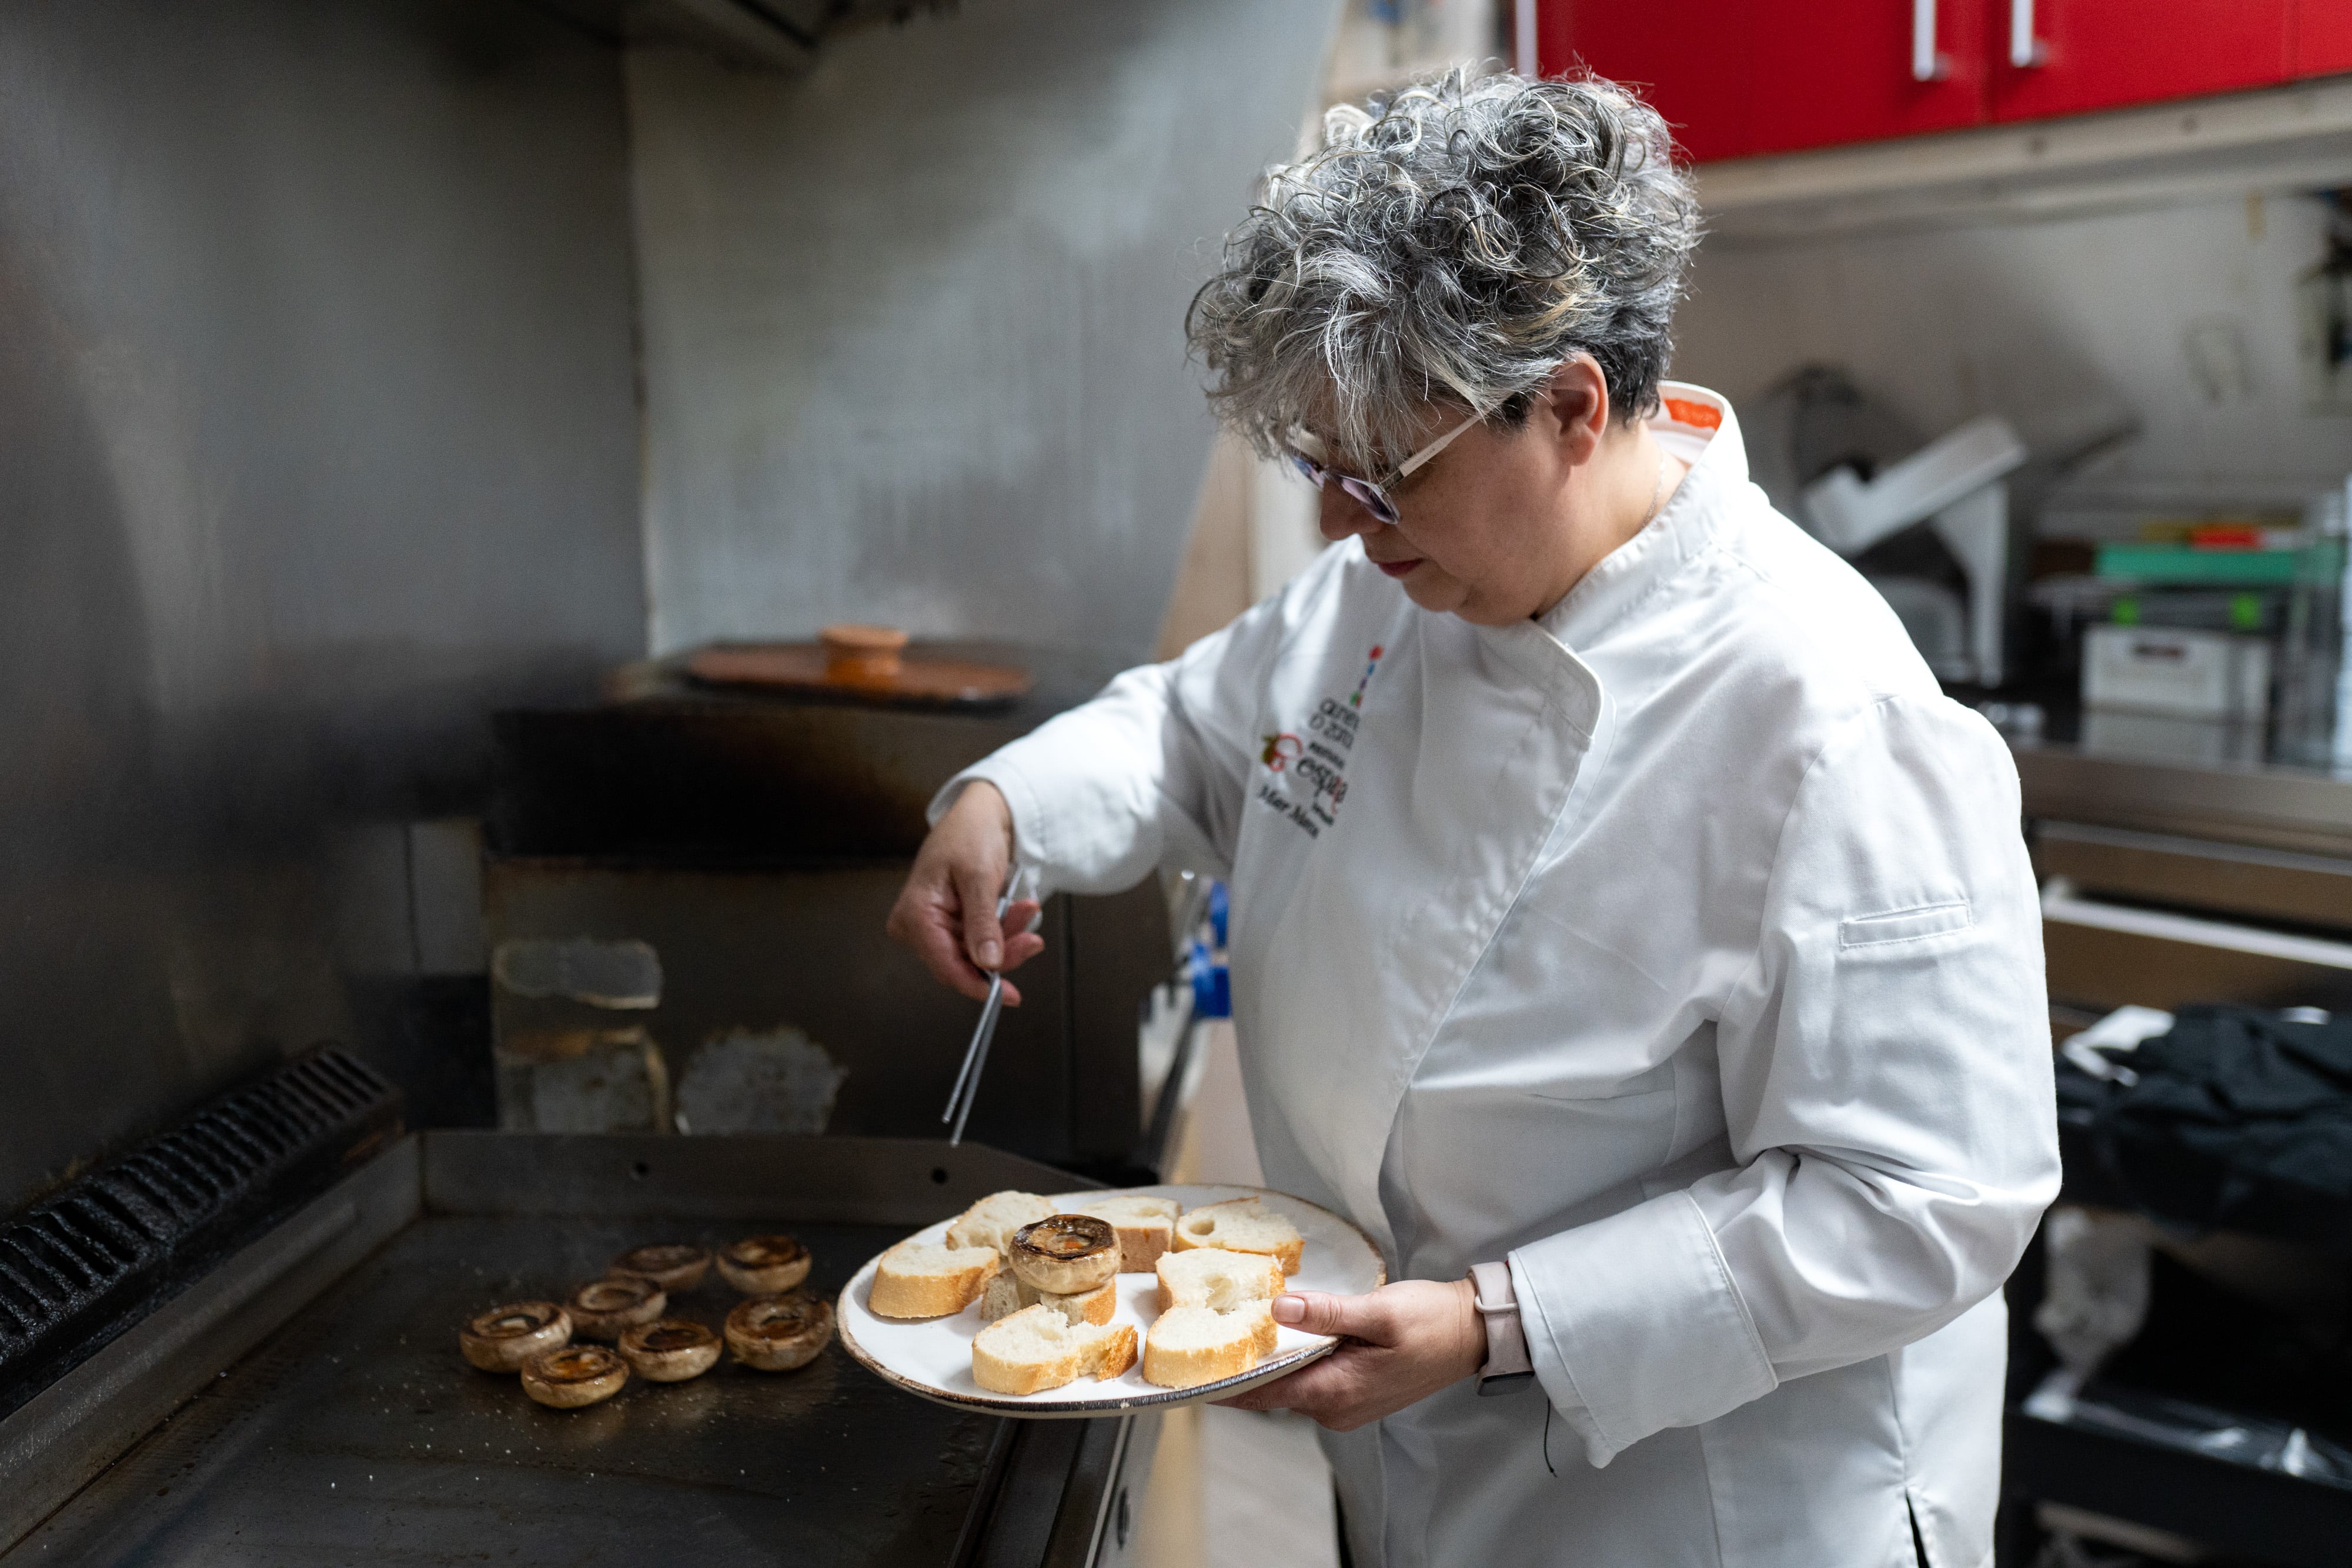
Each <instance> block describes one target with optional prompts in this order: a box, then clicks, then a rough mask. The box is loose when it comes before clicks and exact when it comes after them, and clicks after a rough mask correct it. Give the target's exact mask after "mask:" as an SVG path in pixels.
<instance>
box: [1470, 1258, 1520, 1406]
mask: <svg viewBox="0 0 2352 1568" xmlns="http://www.w3.org/2000/svg"><path fill="white" fill-rule="evenodd" d="M1470 1288H1471V1290H1472V1291H1474V1292H1475V1297H1476V1301H1477V1304H1478V1315H1479V1316H1480V1317H1482V1318H1484V1319H1486V1365H1484V1366H1482V1367H1480V1368H1479V1369H1478V1375H1479V1376H1480V1377H1482V1378H1486V1377H1507V1376H1509V1375H1512V1374H1514V1373H1531V1372H1533V1371H1534V1370H1535V1365H1536V1364H1535V1363H1534V1361H1532V1360H1531V1359H1529V1357H1528V1336H1527V1333H1526V1331H1525V1330H1523V1329H1522V1328H1521V1327H1520V1326H1519V1298H1518V1294H1517V1291H1513V1290H1512V1288H1511V1266H1510V1265H1509V1264H1508V1263H1473V1264H1472V1265H1470Z"/></svg>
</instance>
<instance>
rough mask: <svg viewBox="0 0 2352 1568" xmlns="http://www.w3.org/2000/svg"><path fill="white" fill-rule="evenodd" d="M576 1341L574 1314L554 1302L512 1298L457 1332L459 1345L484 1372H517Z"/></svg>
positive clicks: (469, 1359)
mask: <svg viewBox="0 0 2352 1568" xmlns="http://www.w3.org/2000/svg"><path fill="white" fill-rule="evenodd" d="M569 1343H572V1317H571V1314H569V1313H568V1312H565V1311H564V1310H563V1309H562V1307H559V1306H557V1305H556V1304H555V1303H554V1302H553V1301H509V1302H508V1303H507V1304H506V1305H505V1306H503V1307H493V1308H491V1309H490V1310H489V1311H488V1312H484V1313H483V1314H482V1315H481V1316H480V1317H478V1318H475V1319H474V1320H472V1321H471V1322H468V1323H467V1325H466V1326H465V1327H464V1328H462V1329H460V1330H458V1331H457V1348H458V1349H459V1350H461V1351H463V1352H465V1354H466V1359H467V1361H469V1362H471V1363H473V1364H475V1365H476V1366H478V1367H480V1368H481V1369H482V1370H483V1371H484V1372H514V1371H517V1370H519V1369H520V1367H521V1365H522V1364H523V1363H524V1362H526V1361H529V1360H530V1358H531V1357H532V1356H534V1355H537V1354H540V1353H541V1351H547V1350H555V1349H558V1348H560V1347H562V1346H563V1345H566V1344H569Z"/></svg>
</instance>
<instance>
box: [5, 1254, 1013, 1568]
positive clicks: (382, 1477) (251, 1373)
mask: <svg viewBox="0 0 2352 1568" xmlns="http://www.w3.org/2000/svg"><path fill="white" fill-rule="evenodd" d="M770 1228H781V1227H780V1226H773V1227H770ZM682 1232H683V1233H684V1234H681V1233H682ZM742 1234H743V1232H742V1231H741V1230H731V1231H719V1232H715V1233H714V1232H709V1231H705V1230H702V1229H701V1228H698V1227H695V1226H690V1225H673V1226H669V1227H667V1228H662V1227H656V1226H649V1225H648V1224H646V1223H645V1222H632V1223H620V1224H615V1223H612V1222H609V1221H607V1222H594V1221H588V1220H581V1219H569V1218H555V1219H536V1218H533V1219H513V1218H428V1219H425V1220H423V1221H420V1222H419V1223H417V1224H415V1225H412V1226H411V1227H409V1228H407V1229H406V1230H404V1231H403V1232H401V1233H400V1234H399V1235H398V1236H396V1237H394V1239H393V1240H392V1241H391V1243H390V1244H389V1245H387V1246H386V1247H385V1248H384V1249H383V1250H382V1251H380V1252H378V1253H377V1254H376V1255H375V1256H374V1257H373V1259H371V1260H369V1261H368V1262H366V1263H364V1264H362V1266H361V1267H360V1268H359V1269H358V1270H356V1271H355V1272H354V1273H353V1274H352V1276H351V1277H350V1278H348V1279H347V1280H345V1281H343V1283H342V1284H341V1285H340V1286H338V1287H337V1288H336V1289H335V1290H333V1291H330V1292H329V1293H328V1295H327V1296H326V1297H325V1298H323V1299H321V1300H320V1301H317V1302H316V1303H314V1304H313V1305H312V1306H310V1308H309V1309H307V1310H306V1311H304V1312H302V1313H301V1314H300V1316H299V1317H298V1318H297V1319H296V1320H295V1321H294V1322H291V1323H289V1325H288V1326H287V1327H286V1328H285V1329H283V1330H281V1331H279V1333H278V1335H277V1336H276V1337H275V1338H273V1339H272V1340H271V1341H270V1343H268V1345H266V1346H265V1347H264V1348H263V1349H262V1350H261V1351H260V1352H258V1353H257V1354H254V1355H252V1356H249V1357H247V1359H246V1360H245V1361H244V1362H243V1363H241V1364H239V1365H237V1366H236V1368H234V1369H233V1370H231V1371H230V1372H229V1373H228V1374H227V1375H226V1376H224V1377H221V1378H218V1379H216V1380H215V1384H214V1385H213V1386H212V1387H211V1388H209V1389H207V1390H206V1391H205V1393H204V1394H202V1395H200V1396H198V1397H197V1398H196V1399H195V1400H194V1402H193V1403H192V1404H191V1405H189V1406H185V1407H184V1408H183V1409H182V1410H181V1411H180V1413H179V1414H178V1415H176V1416H173V1418H172V1419H171V1420H170V1421H169V1422H167V1423H166V1424H165V1425H164V1426H163V1427H162V1428H160V1429H159V1430H157V1431H156V1432H155V1433H154V1434H153V1435H152V1437H149V1438H148V1439H147V1440H146V1441H145V1442H143V1443H142V1444H140V1445H139V1447H138V1448H134V1449H133V1450H131V1453H130V1454H128V1455H126V1456H125V1457H124V1458H122V1460H121V1461H120V1462H119V1463H117V1464H116V1465H115V1466H114V1467H113V1468H112V1469H110V1471H109V1472H108V1473H107V1474H106V1475H105V1476H104V1477H102V1478H101V1479H100V1480H99V1482H98V1483H97V1484H96V1485H94V1486H92V1487H90V1488H89V1490H87V1491H85V1492H84V1493H83V1494H82V1495H81V1496H80V1497H79V1498H78V1499H76V1500H75V1501H74V1502H73V1503H72V1504H71V1505H69V1506H68V1508H67V1510H66V1511H64V1513H63V1514H61V1515H60V1516H59V1517H58V1518H57V1519H55V1520H53V1521H50V1523H49V1524H48V1525H47V1527H45V1528H44V1529H43V1530H41V1531H38V1532H37V1533H36V1534H35V1535H34V1536H33V1538H32V1539H31V1540H30V1541H28V1542H26V1544H25V1545H24V1546H23V1547H21V1548H19V1551H20V1552H32V1553H40V1552H48V1553H51V1554H55V1553H57V1552H65V1553H66V1555H65V1557H64V1558H63V1559H62V1560H63V1561H68V1562H71V1561H76V1560H82V1559H87V1560H89V1561H99V1562H117V1563H320V1564H323V1563H346V1562H348V1563H362V1562H365V1563H455V1562H470V1561H479V1560H483V1559H482V1554H483V1553H485V1552H487V1553H488V1559H487V1560H488V1561H490V1562H500V1561H510V1560H513V1558H512V1555H511V1554H512V1553H514V1552H520V1553H521V1555H522V1557H523V1558H524V1559H526V1560H537V1561H542V1562H545V1561H556V1562H562V1563H579V1564H582V1565H583V1568H587V1565H591V1564H603V1563H613V1564H639V1563H646V1562H648V1561H650V1560H653V1559H652V1557H651V1556H650V1555H649V1552H651V1551H652V1550H653V1549H654V1548H655V1547H656V1544H657V1543H658V1545H659V1547H660V1555H662V1556H666V1557H667V1556H671V1555H672V1554H674V1557H675V1560H678V1561H685V1560H688V1559H689V1558H690V1559H691V1560H692V1561H693V1562H696V1563H713V1564H723V1563H777V1562H782V1561H789V1562H793V1563H810V1564H820V1563H945V1562H947V1561H948V1560H949V1559H950V1556H951V1555H952V1553H953V1552H954V1550H955V1544H956V1538H957V1535H958V1532H959V1531H960V1530H961V1527H962V1524H963V1520H964V1516H965V1513H966V1512H967V1511H968V1510H969V1509H970V1507H971V1495H972V1492H973V1490H974V1489H975V1488H976V1487H977V1486H978V1484H979V1481H980V1478H981V1473H982V1469H983V1467H984V1464H985V1461H986V1459H987V1456H988V1447H989V1441H990V1438H991V1437H992V1434H993V1431H994V1427H995V1425H996V1424H995V1422H994V1421H993V1420H992V1419H989V1418H987V1417H985V1416H978V1415H968V1414H962V1413H959V1412H956V1411H952V1410H948V1409H944V1408H941V1407H940V1406H934V1405H929V1404H926V1403H924V1402H923V1401H920V1400H916V1399H909V1398H908V1397H906V1396H903V1395H899V1394H897V1393H894V1392H893V1391H891V1390H890V1389H888V1388H887V1387H885V1386H883V1385H881V1384H880V1383H879V1382H877V1380H876V1379H875V1378H874V1377H872V1376H871V1375H868V1374H867V1373H866V1372H865V1371H864V1370H863V1369H862V1368H860V1367H859V1366H857V1365H856V1363H854V1362H852V1361H851V1360H850V1359H849V1357H848V1356H847V1355H846V1354H844V1353H843V1352H842V1351H841V1349H840V1347H839V1345H838V1343H835V1344H834V1345H831V1346H828V1347H827V1348H826V1350H825V1351H824V1354H822V1355H820V1356H819V1357H818V1358H817V1359H816V1360H815V1361H814V1362H813V1363H811V1364H809V1365H808V1366H806V1367H803V1368H802V1369H801V1370H799V1371H797V1372H789V1373H761V1372H754V1371H751V1370H750V1369H749V1368H747V1367H743V1366H739V1365H736V1364H733V1363H732V1362H731V1361H726V1360H722V1361H721V1363H720V1364H719V1366H717V1367H715V1368H713V1369H712V1370H711V1371H710V1372H709V1373H708V1374H706V1375H703V1376H701V1377H699V1378H697V1379H695V1380H694V1381H692V1382H690V1383H683V1384H670V1385H661V1384H651V1383H646V1381H644V1380H643V1379H641V1378H633V1379H632V1380H631V1381H630V1384H629V1385H628V1387H626V1388H625V1389H624V1390H622V1392H621V1393H620V1394H619V1395H618V1396H615V1397H614V1398H613V1399H610V1400H608V1401H606V1402H605V1403H604V1404H602V1405H597V1406H590V1407H589V1408H587V1409H584V1410H549V1409H545V1408H542V1407H541V1406H538V1405H534V1404H533V1403H531V1401H530V1400H529V1399H528V1398H526V1397H524V1396H523V1393H522V1389H521V1386H520V1380H518V1379H516V1378H513V1377H494V1376H491V1375H488V1374H486V1373H480V1372H476V1371H475V1370H473V1369H472V1368H471V1367H468V1366H467V1364H465V1363H464V1362H463V1361H462V1360H460V1359H459V1358H458V1355H457V1324H458V1323H460V1322H463V1321H464V1320H465V1319H466V1318H467V1317H468V1316H470V1315H472V1314H473V1313H475V1312H481V1311H484V1310H486V1309H488V1308H489V1307H491V1306H495V1305H497V1304H498V1303H499V1302H501V1301H515V1300H518V1299H520V1298H525V1297H551V1298H555V1299H558V1300H560V1299H562V1297H563V1296H564V1295H566V1294H568V1293H569V1292H570V1290H571V1289H572V1286H573V1285H575V1284H577V1283H579V1282H581V1281H586V1280H591V1279H594V1278H597V1277H598V1276H600V1275H601V1274H602V1273H603V1272H604V1263H605V1261H606V1260H609V1259H610V1258H612V1257H613V1256H614V1254H615V1253H616V1252H619V1251H620V1250H622V1249H624V1248H626V1247H629V1246H632V1245H635V1244H636V1243H639V1242H643V1241H654V1240H667V1239H680V1240H694V1241H700V1242H705V1243H710V1242H716V1243H718V1244H719V1245H722V1246H723V1245H724V1244H725V1243H726V1242H728V1241H730V1240H734V1239H739V1238H740V1235H742ZM797 1234H798V1235H799V1236H800V1237H801V1239H802V1240H803V1242H805V1243H806V1244H807V1245H808V1247H809V1248H810V1249H811V1250H812V1251H813V1252H814V1254H815V1257H816V1267H815V1269H814V1271H813V1273H812V1275H811V1280H810V1283H811V1286H812V1288H814V1289H815V1290H817V1291H822V1292H824V1293H825V1294H828V1295H830V1294H831V1293H833V1292H835V1291H838V1290H839V1289H840V1287H841V1284H842V1282H843V1281H845V1280H846V1279H847V1277H848V1275H849V1273H850V1271H851V1270H853V1269H855V1268H856V1265H857V1264H859V1263H861V1262H863V1261H864V1260H866V1259H867V1258H868V1257H871V1256H872V1255H873V1254H874V1253H875V1252H876V1251H877V1250H878V1249H881V1248H884V1247H887V1246H888V1245H889V1244H890V1243H891V1242H893V1241H895V1240H897V1239H898V1235H897V1234H896V1233H895V1232H893V1231H890V1230H887V1229H884V1228H879V1227H873V1226H835V1225H802V1226H800V1227H799V1228H798V1230H797ZM713 1281H716V1276H715V1274H714V1276H713ZM741 1299H742V1298H741V1297H740V1296H739V1295H737V1294H736V1293H735V1292H734V1291H730V1290H728V1289H727V1288H726V1287H725V1286H724V1284H723V1283H722V1284H719V1288H718V1289H716V1290H713V1289H710V1288H709V1285H706V1287H705V1288H704V1289H703V1290H701V1291H696V1292H693V1293H691V1294H688V1295H686V1296H681V1297H679V1298H678V1299H677V1301H675V1302H674V1303H673V1306H672V1309H671V1311H672V1314H673V1315H677V1316H686V1317H694V1318H699V1319H700V1320H702V1321H703V1322H707V1323H709V1324H710V1325H711V1326H712V1327H713V1328H716V1327H718V1326H719V1322H720V1321H721V1319H722V1318H723V1316H724V1314H725V1312H726V1311H727V1310H728V1308H730V1307H731V1306H733V1305H734V1304H735V1302H737V1301H740V1300H741ZM909 1455H921V1456H923V1457H924V1459H925V1462H923V1463H920V1464H913V1465H910V1464H909V1463H908V1456H909Z"/></svg>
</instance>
